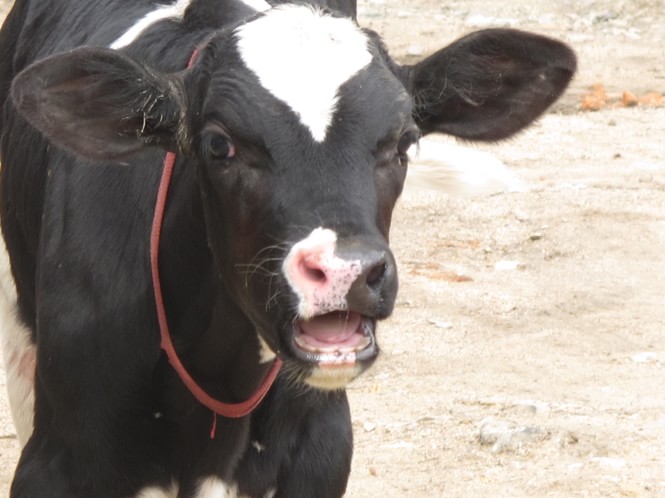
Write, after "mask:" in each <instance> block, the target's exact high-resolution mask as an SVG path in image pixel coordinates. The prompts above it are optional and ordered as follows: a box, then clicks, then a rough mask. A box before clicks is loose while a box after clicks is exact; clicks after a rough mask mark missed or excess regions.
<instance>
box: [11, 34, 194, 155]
mask: <svg viewBox="0 0 665 498" xmlns="http://www.w3.org/2000/svg"><path fill="white" fill-rule="evenodd" d="M182 88H183V86H182V84H181V82H180V80H179V78H178V76H176V75H165V74H158V73H156V72H154V71H152V70H150V69H148V68H146V67H144V66H142V65H140V64H138V63H137V62H136V61H134V60H133V59H131V58H130V57H128V56H126V55H123V54H121V53H119V52H117V51H115V50H110V49H104V48H89V47H85V48H79V49H75V50H73V51H71V52H66V53H62V54H56V55H53V56H50V57H48V58H46V59H43V60H41V61H39V62H36V63H35V64H32V65H31V66H29V67H27V68H26V69H25V70H23V71H22V72H21V73H19V74H18V75H17V76H16V78H15V79H14V81H13V83H12V99H13V101H14V105H15V106H16V109H17V110H18V111H19V112H20V113H21V114H22V115H23V116H24V117H25V119H27V121H28V122H29V123H30V124H31V125H33V126H34V127H35V128H36V129H38V130H39V131H40V132H41V133H42V134H44V136H46V138H48V139H49V140H50V141H51V142H52V143H53V144H55V145H56V146H58V147H61V148H62V149H65V150H67V151H69V152H72V153H74V154H77V155H79V156H82V157H85V158H87V159H91V160H113V159H121V158H123V157H125V156H127V155H129V154H131V153H132V152H135V151H136V150H138V149H140V148H142V147H144V146H146V145H157V146H160V147H163V148H166V149H169V150H175V149H177V148H178V147H179V146H181V145H182V143H181V142H182V141H183V140H184V137H185V136H186V133H184V124H183V123H182V121H183V120H182V112H181V109H182V108H183V106H184V91H183V90H182Z"/></svg>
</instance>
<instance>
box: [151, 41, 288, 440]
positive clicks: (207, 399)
mask: <svg viewBox="0 0 665 498" xmlns="http://www.w3.org/2000/svg"><path fill="white" fill-rule="evenodd" d="M197 55H198V50H195V51H194V53H193V54H192V56H191V58H190V61H189V64H188V66H187V67H191V66H192V64H193V63H194V60H195V59H196V56H197ZM175 160H176V155H175V153H174V152H168V153H167V154H166V157H165V158H164V166H163V170H162V178H161V181H160V184H159V190H158V192H157V201H156V204H155V215H154V218H153V222H152V231H151V234H150V267H151V270H152V283H153V287H154V291H155V304H156V306H157V319H158V321H159V331H160V337H161V344H160V345H161V348H162V349H163V350H164V352H165V353H166V356H167V357H168V359H169V363H170V364H171V366H172V367H173V369H174V370H175V371H176V373H177V374H178V376H179V377H180V379H181V380H182V382H183V383H184V384H185V386H187V389H189V391H190V392H191V393H192V394H193V395H194V397H195V398H196V399H197V401H198V402H199V403H201V404H202V405H204V406H205V407H207V408H208V409H210V410H211V411H212V412H213V417H214V418H213V426H212V430H211V433H210V437H211V438H214V437H215V426H216V421H217V419H216V416H217V415H221V416H223V417H227V418H240V417H244V416H245V415H248V414H250V413H251V412H252V411H253V410H254V409H255V408H256V407H257V406H258V405H259V404H260V403H261V401H262V400H263V398H264V397H265V396H266V394H267V393H268V391H269V390H270V387H271V386H272V385H273V383H274V382H275V379H276V378H277V374H278V373H279V370H280V368H281V366H282V362H281V360H280V359H279V358H276V359H275V361H274V362H273V365H272V367H271V368H270V371H269V372H268V374H267V375H266V377H265V379H264V380H263V382H262V383H261V385H260V386H259V388H258V389H257V390H256V392H254V394H252V396H251V397H250V398H249V399H247V400H245V401H243V402H240V403H223V402H221V401H219V400H216V399H214V398H213V397H212V396H210V395H209V394H208V393H206V392H205V391H204V390H203V388H201V386H199V385H198V384H197V383H196V381H195V380H194V379H193V378H192V376H191V375H189V373H188V372H187V370H186V369H185V367H184V365H183V364H182V362H181V361H180V358H179V357H178V354H177V353H176V350H175V348H174V347H173V341H172V340H171V333H170V331H169V326H168V321H167V319H166V311H165V310H164V300H163V298H162V287H161V282H160V278H159V240H160V234H161V230H162V224H163V221H164V211H165V207H166V199H167V196H168V190H169V185H170V183H171V177H172V176H173V168H174V166H175Z"/></svg>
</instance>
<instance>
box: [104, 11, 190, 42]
mask: <svg viewBox="0 0 665 498" xmlns="http://www.w3.org/2000/svg"><path fill="white" fill-rule="evenodd" d="M191 2H192V0H177V1H176V2H175V3H174V4H172V5H159V6H158V7H157V8H156V9H155V10H153V11H151V12H148V13H147V14H146V15H144V16H143V17H142V18H141V19H139V20H138V21H136V22H135V23H134V25H133V26H132V27H131V28H129V29H128V30H127V31H125V33H124V34H123V35H122V36H121V37H120V38H118V39H117V40H116V41H114V42H113V43H111V45H109V46H110V48H113V49H116V50H117V49H120V48H123V47H126V46H127V45H129V44H130V43H132V42H133V41H134V40H136V39H137V38H138V37H139V35H140V34H141V33H143V32H144V31H145V30H146V29H148V28H149V27H150V26H152V25H153V24H155V23H156V22H158V21H161V20H163V19H169V18H174V17H175V18H182V17H183V16H184V15H185V10H186V9H187V7H188V6H189V4H190V3H191Z"/></svg>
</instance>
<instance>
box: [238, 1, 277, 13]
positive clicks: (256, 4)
mask: <svg viewBox="0 0 665 498" xmlns="http://www.w3.org/2000/svg"><path fill="white" fill-rule="evenodd" d="M240 1H241V2H242V3H244V4H245V5H247V6H248V7H251V8H252V9H254V10H255V11H257V12H265V11H266V10H270V9H271V8H272V7H271V6H270V4H269V3H268V2H266V1H265V0H240Z"/></svg>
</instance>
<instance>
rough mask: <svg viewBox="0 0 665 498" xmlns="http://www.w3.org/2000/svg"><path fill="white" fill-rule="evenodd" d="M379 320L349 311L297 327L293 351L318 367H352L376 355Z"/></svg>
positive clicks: (339, 312) (337, 312) (314, 319)
mask: <svg viewBox="0 0 665 498" xmlns="http://www.w3.org/2000/svg"><path fill="white" fill-rule="evenodd" d="M375 330H376V320H374V319H372V318H368V317H365V316H362V315H361V314H360V313H355V312H349V311H333V312H330V313H326V314H325V315H320V316H316V317H314V318H311V319H309V320H300V321H298V322H296V323H295V325H294V334H293V346H294V347H293V351H294V353H295V355H296V356H297V357H298V358H300V359H302V360H304V361H307V362H310V363H317V364H318V365H319V366H335V365H349V364H354V363H356V362H357V361H362V360H365V359H369V358H372V357H374V356H376V354H377V352H378V351H377V346H376V339H375V335H374V332H375Z"/></svg>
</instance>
